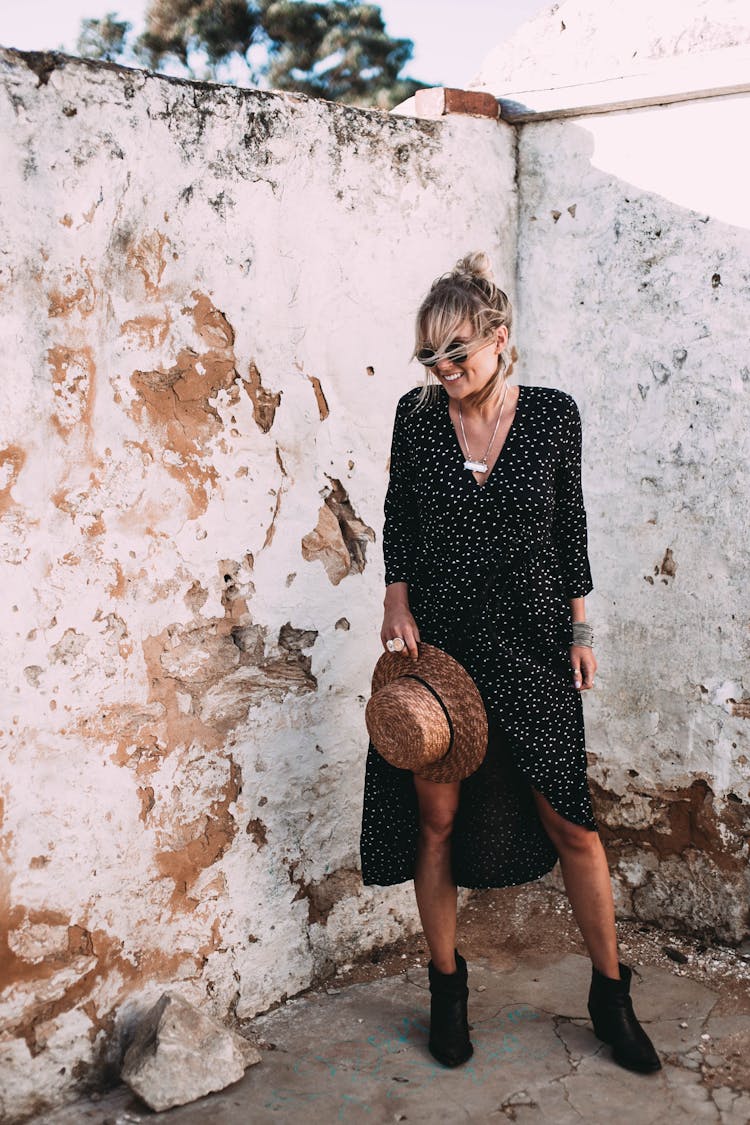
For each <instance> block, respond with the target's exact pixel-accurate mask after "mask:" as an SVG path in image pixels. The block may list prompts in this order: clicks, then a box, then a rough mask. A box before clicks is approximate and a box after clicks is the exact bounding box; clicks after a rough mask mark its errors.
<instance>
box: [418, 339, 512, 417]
mask: <svg viewBox="0 0 750 1125" xmlns="http://www.w3.org/2000/svg"><path fill="white" fill-rule="evenodd" d="M474 335H475V333H474V331H473V329H472V327H471V321H470V320H468V319H466V320H464V321H462V323H461V324H460V325H459V327H458V329H457V331H456V332H455V333H454V335H453V339H454V340H461V341H467V340H471V339H473V337H474ZM507 342H508V329H507V328H506V327H505V325H503V326H502V327H500V328H498V329H497V330H496V332H495V336H494V338H491V339H490V340H489V341H487V342H486V343H481V344H480V345H479V347H478V348H476V350H475V351H473V352H472V353H471V354H470V355H469V356H467V358H466V359H465V360H463V361H462V362H461V363H457V362H456V361H455V360H452V359H441V360H439V361H438V362H437V363H436V364H435V366H434V367H433V368H432V370H433V371H434V372H435V375H436V376H437V378H438V380H439V382H440V383H442V385H443V386H444V387H445V389H446V390H447V392H448V394H449V395H450V396H451V398H456V399H461V398H466V397H467V396H468V395H473V394H476V393H477V392H478V391H481V390H482V388H483V387H484V386H485V385H486V384H487V383H488V382H489V380H490V379H491V378H492V376H493V375H494V374H495V372H496V371H497V364H498V356H499V354H500V352H501V351H502V350H503V348H504V347H505V345H506V343H507Z"/></svg>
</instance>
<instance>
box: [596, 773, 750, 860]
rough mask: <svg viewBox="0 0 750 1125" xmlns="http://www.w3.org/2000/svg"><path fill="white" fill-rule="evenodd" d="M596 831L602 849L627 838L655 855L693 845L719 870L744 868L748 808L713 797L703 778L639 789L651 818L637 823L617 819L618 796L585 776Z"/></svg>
mask: <svg viewBox="0 0 750 1125" xmlns="http://www.w3.org/2000/svg"><path fill="white" fill-rule="evenodd" d="M590 785H591V791H592V796H593V798H594V804H595V807H596V811H597V821H598V822H599V832H600V835H601V838H602V841H603V843H604V844H605V846H606V847H607V848H608V849H611V850H612V851H614V852H617V851H618V850H620V849H621V848H623V847H624V846H627V845H629V844H640V845H645V846H647V847H648V848H650V849H651V850H653V851H654V852H655V853H656V855H658V856H659V858H660V859H666V858H667V857H668V856H675V855H681V854H682V853H683V852H684V851H685V850H686V849H688V848H695V849H697V850H699V851H701V852H702V853H703V854H704V855H706V856H709V857H710V859H711V861H712V862H713V863H715V864H716V866H717V867H718V868H719V870H720V871H724V872H727V873H729V872H744V871H745V870H746V869H747V840H748V837H750V808H749V807H748V806H747V805H744V804H742V802H741V801H737V800H727V801H723V802H717V801H716V798H715V796H714V793H713V791H712V789H711V787H710V786H709V785H708V783H707V782H706V781H704V779H703V778H697V779H696V780H695V781H694V782H693V783H692V784H691V785H690V786H687V787H684V788H679V789H677V788H675V789H662V790H660V791H659V792H658V793H647V794H646V793H645V794H642V796H644V797H647V799H648V802H649V805H650V807H651V809H652V810H653V815H652V821H651V823H650V824H646V825H644V826H643V827H642V828H635V827H632V826H631V825H629V824H626V825H624V824H622V822H621V821H622V818H621V816H620V815H619V814H618V807H619V806H621V804H622V802H623V796H622V794H619V793H614V792H612V791H611V790H608V789H604V788H602V787H601V786H599V785H597V784H596V783H595V782H593V781H591V782H590Z"/></svg>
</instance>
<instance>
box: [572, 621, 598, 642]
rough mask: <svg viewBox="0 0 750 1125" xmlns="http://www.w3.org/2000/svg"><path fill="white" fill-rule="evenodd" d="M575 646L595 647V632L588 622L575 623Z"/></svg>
mask: <svg viewBox="0 0 750 1125" xmlns="http://www.w3.org/2000/svg"><path fill="white" fill-rule="evenodd" d="M573 644H574V645H583V646H584V648H593V647H594V630H593V629H592V628H591V626H590V625H589V623H588V621H574V622H573Z"/></svg>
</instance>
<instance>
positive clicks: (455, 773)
mask: <svg viewBox="0 0 750 1125" xmlns="http://www.w3.org/2000/svg"><path fill="white" fill-rule="evenodd" d="M417 651H418V654H419V655H418V657H417V659H416V660H414V659H413V658H412V657H411V656H409V655H408V654H407V653H406V652H384V653H383V655H382V656H381V657H380V659H379V660H378V662H377V664H376V665H375V670H374V672H373V675H372V695H371V697H370V699H369V701H368V704H367V707H366V708H365V723H366V725H367V730H368V733H369V735H370V738H371V740H372V744H373V746H374V747H375V749H376V750H377V752H378V753H379V754H380V755H381V757H383V758H385V760H386V761H387V762H390V763H391V765H392V766H398V767H399V769H405V770H412V772H413V773H415V774H417V776H418V777H424V778H426V779H427V780H428V781H443V782H447V781H462V780H463V778H465V777H469V775H470V774H472V773H474V771H475V770H477V769H478V768H479V766H480V765H481V763H482V760H483V758H484V755H485V753H486V751H487V714H486V712H485V709H484V703H483V701H482V697H481V695H480V694H479V691H478V689H477V686H476V684H475V683H474V681H473V680H472V678H471V676H470V675H469V673H468V672H467V671H466V669H465V668H464V667H462V665H461V664H459V663H458V661H457V660H454V658H453V657H452V656H449V655H448V653H447V652H443V651H442V649H439V648H435V647H434V645H428V644H425V643H424V642H422V641H420V642H419V643H418V645H417Z"/></svg>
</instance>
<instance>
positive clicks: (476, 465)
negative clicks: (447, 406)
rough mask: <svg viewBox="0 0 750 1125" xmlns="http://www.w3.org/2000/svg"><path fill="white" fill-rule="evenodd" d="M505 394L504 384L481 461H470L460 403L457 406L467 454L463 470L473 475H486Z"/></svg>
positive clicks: (506, 387)
mask: <svg viewBox="0 0 750 1125" xmlns="http://www.w3.org/2000/svg"><path fill="white" fill-rule="evenodd" d="M507 393H508V384H507V383H506V384H505V389H504V390H503V397H502V401H501V403H500V413H499V414H498V416H497V422H496V423H495V429H494V431H493V433H492V437H491V438H490V444H489V445H488V446H487V448H486V450H485V452H484V457H483V458H482V460H481V461H472V459H471V453H470V451H469V443H468V441H467V440H466V431H465V430H464V419H463V415H462V414H461V403H460V402H459V404H458V420H459V422H460V423H461V433H462V434H463V439H464V445H465V447H466V453H467V458H466V460H465V461H464V468H465V469H469V470H470V471H471V472H474V473H486V472H487V457H488V456H489V452H490V450H491V449H492V443H493V441H494V440H495V438H496V436H497V431H498V427H499V425H500V419H501V417H502V413H503V407H504V406H505V396H506V395H507Z"/></svg>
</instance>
